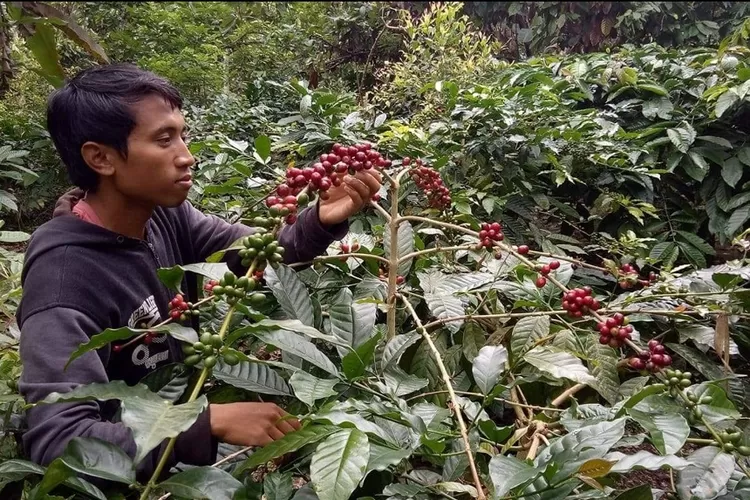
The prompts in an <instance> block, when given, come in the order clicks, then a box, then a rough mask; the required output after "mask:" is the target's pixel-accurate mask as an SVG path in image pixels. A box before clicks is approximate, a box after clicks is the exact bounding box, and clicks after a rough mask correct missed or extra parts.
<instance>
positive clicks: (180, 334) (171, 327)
mask: <svg viewBox="0 0 750 500" xmlns="http://www.w3.org/2000/svg"><path fill="white" fill-rule="evenodd" d="M148 332H152V333H159V334H162V333H166V334H168V335H170V336H172V337H174V338H176V339H178V340H182V341H183V342H188V343H191V344H192V343H193V342H197V341H198V334H197V333H196V332H195V330H193V329H192V328H190V327H188V326H183V325H180V324H178V323H168V324H166V325H163V326H160V327H159V328H144V329H140V328H130V327H127V326H123V327H120V328H107V329H106V330H104V331H103V332H102V333H98V334H96V335H94V336H92V337H91V339H89V341H88V342H86V343H84V344H81V345H79V346H78V348H77V349H76V350H75V351H73V354H71V355H70V358H68V362H67V363H66V364H65V368H67V367H68V366H69V365H70V363H72V362H73V361H74V360H76V359H78V358H79V357H81V356H83V355H84V354H86V353H87V352H89V351H95V350H96V349H101V348H102V347H104V346H105V345H108V344H111V343H112V342H115V341H118V340H125V339H129V338H131V337H135V336H137V335H143V334H145V333H148Z"/></svg>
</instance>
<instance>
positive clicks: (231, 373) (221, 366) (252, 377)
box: [213, 360, 291, 396]
mask: <svg viewBox="0 0 750 500" xmlns="http://www.w3.org/2000/svg"><path fill="white" fill-rule="evenodd" d="M213 376H214V377H215V378H217V379H218V380H221V381H222V382H225V383H227V384H230V385H233V386H234V387H239V388H240V389H245V390H247V391H250V392H255V393H259V394H272V395H275V396H289V395H291V392H290V391H289V386H287V384H286V382H285V381H284V379H283V378H281V376H280V375H279V374H278V373H276V372H275V371H274V370H273V369H272V368H270V367H269V366H266V365H263V364H260V363H249V362H247V361H242V362H240V363H238V364H236V365H234V366H231V365H228V364H226V363H225V362H224V361H223V360H220V361H219V363H218V364H217V365H216V366H215V367H214V369H213Z"/></svg>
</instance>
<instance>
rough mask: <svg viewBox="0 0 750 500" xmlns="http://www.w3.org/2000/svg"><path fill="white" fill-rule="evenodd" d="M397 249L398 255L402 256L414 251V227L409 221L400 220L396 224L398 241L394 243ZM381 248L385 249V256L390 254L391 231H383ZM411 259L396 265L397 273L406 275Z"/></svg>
mask: <svg viewBox="0 0 750 500" xmlns="http://www.w3.org/2000/svg"><path fill="white" fill-rule="evenodd" d="M396 247H397V249H398V256H399V257H403V256H404V255H406V254H408V253H411V252H413V251H414V229H413V228H412V227H411V224H409V221H402V222H401V224H399V226H398V242H397V245H396ZM383 248H384V249H385V258H390V255H391V232H390V231H389V230H388V229H386V230H385V231H384V233H383ZM411 263H412V259H407V260H405V261H403V262H401V263H400V264H399V265H398V274H399V275H401V276H406V274H407V273H408V272H409V269H410V268H411Z"/></svg>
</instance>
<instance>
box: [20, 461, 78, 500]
mask: <svg viewBox="0 0 750 500" xmlns="http://www.w3.org/2000/svg"><path fill="white" fill-rule="evenodd" d="M74 474H75V473H74V471H73V470H72V469H71V468H69V467H68V466H67V465H65V464H64V463H63V461H62V459H60V458H57V459H55V460H53V461H52V463H50V464H49V466H47V470H46V471H45V472H44V476H43V477H42V480H41V481H40V482H39V483H38V484H37V485H36V486H35V487H34V489H33V490H31V493H29V499H30V500H42V499H45V498H46V497H47V493H49V492H50V491H52V490H54V489H55V488H56V487H57V486H58V485H60V484H61V483H63V482H65V481H67V480H68V479H69V478H70V477H71V476H73V475H74Z"/></svg>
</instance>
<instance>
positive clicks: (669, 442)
mask: <svg viewBox="0 0 750 500" xmlns="http://www.w3.org/2000/svg"><path fill="white" fill-rule="evenodd" d="M641 406H642V405H641V404H638V405H636V407H635V408H631V409H630V410H628V413H629V414H630V416H631V417H633V419H635V420H636V421H637V422H638V423H639V424H641V426H642V427H643V428H644V429H646V430H647V431H648V432H649V434H650V436H651V442H652V443H653V444H654V446H655V447H656V449H657V450H659V453H661V454H663V455H672V454H674V453H677V452H678V451H680V449H681V448H682V446H683V445H684V444H685V440H686V439H687V438H688V436H690V426H689V425H688V423H687V420H685V417H683V416H682V415H679V414H676V413H675V414H657V413H647V412H645V411H642V410H640V409H639V408H640V407H641Z"/></svg>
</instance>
